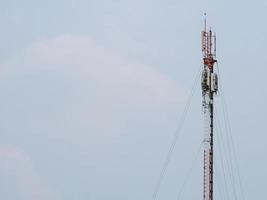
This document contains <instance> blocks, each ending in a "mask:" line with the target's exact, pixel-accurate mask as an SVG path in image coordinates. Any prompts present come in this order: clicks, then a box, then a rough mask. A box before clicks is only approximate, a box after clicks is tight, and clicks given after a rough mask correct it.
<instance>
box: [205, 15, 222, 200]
mask: <svg viewBox="0 0 267 200" xmlns="http://www.w3.org/2000/svg"><path fill="white" fill-rule="evenodd" d="M202 53H203V72H202V79H201V87H202V97H203V101H202V106H203V111H204V122H205V134H204V183H203V186H204V188H203V190H204V191H203V198H204V200H213V117H214V114H213V113H214V111H213V109H214V108H213V106H214V104H213V103H214V95H216V94H217V91H218V77H217V74H216V73H215V72H214V63H216V62H217V60H216V36H215V34H213V33H212V31H211V29H210V30H209V31H207V24H206V13H205V21H204V30H203V31H202Z"/></svg>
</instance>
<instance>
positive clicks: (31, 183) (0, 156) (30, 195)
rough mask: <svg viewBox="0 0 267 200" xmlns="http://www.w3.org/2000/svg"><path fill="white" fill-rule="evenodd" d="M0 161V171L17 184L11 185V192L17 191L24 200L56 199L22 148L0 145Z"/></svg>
mask: <svg viewBox="0 0 267 200" xmlns="http://www.w3.org/2000/svg"><path fill="white" fill-rule="evenodd" d="M0 163H1V165H0V172H1V173H4V174H7V178H8V179H10V180H14V183H13V184H14V186H17V187H13V190H12V191H11V192H12V193H18V194H19V196H20V197H21V198H22V199H25V200H26V199H27V200H36V199H39V200H47V199H52V200H55V199H58V198H56V197H55V195H54V194H52V192H51V191H50V190H49V189H48V188H47V187H46V186H45V185H44V183H43V182H42V181H41V179H40V177H39V176H38V174H37V173H36V171H35V169H34V166H33V163H32V160H31V158H30V157H29V155H28V154H27V153H26V152H25V151H23V150H22V149H19V148H17V147H4V146H1V147H0ZM11 176H12V177H11ZM14 188H18V190H15V189H14Z"/></svg>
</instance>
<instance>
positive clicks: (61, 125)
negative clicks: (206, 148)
mask: <svg viewBox="0 0 267 200" xmlns="http://www.w3.org/2000/svg"><path fill="white" fill-rule="evenodd" d="M266 9H267V3H266V2H265V1H263V0H256V1H246V2H244V1H241V0H236V1H230V0H226V1H208V0H204V1H201V2H199V1H192V0H187V1H183V0H176V1H175V0H166V1H160V0H153V1H152V0H142V1H141V0H135V1H132V0H76V1H73V0H64V1H63V0H56V1H51V0H47V1H33V0H25V1H16V0H9V1H3V0H2V1H1V2H0V25H1V31H0V199H5V200H74V199H75V200H105V199H111V200H113V199H114V200H115V199H116V200H126V199H127V200H128V199H129V200H136V199H139V200H147V199H151V197H152V194H153V192H154V189H155V185H156V182H157V179H158V177H159V174H160V170H161V168H162V166H163V163H164V159H165V157H166V155H167V152H168V149H169V146H170V143H171V141H172V138H173V134H174V133H175V130H176V128H177V126H178V125H179V118H180V116H181V115H182V112H183V108H184V107H185V104H186V102H187V99H188V95H189V94H190V90H191V88H192V84H193V82H194V79H195V76H196V74H197V72H198V70H199V67H200V66H201V48H200V31H201V30H202V27H203V13H204V12H207V13H208V21H209V24H210V25H211V26H212V27H213V29H214V30H215V31H216V33H217V48H218V51H217V54H218V57H217V58H218V60H219V67H220V74H221V76H220V77H221V79H222V80H221V82H223V86H224V87H223V92H224V97H225V99H226V102H227V105H228V112H229V119H230V123H231V129H232V134H233V135H232V137H233V140H234V143H235V145H236V154H237V157H238V163H239V167H240V174H241V178H242V183H243V189H244V193H245V196H246V199H264V198H265V196H266V194H265V188H266V180H267V170H266V169H267V161H266V152H267V136H266V122H265V119H266V114H267V108H266V99H267V89H266V73H267V70H266V66H265V65H266V63H267V56H266V53H267V39H266V35H267V28H266V27H267V26H266V25H267V22H266V19H267V13H266ZM196 90H197V91H196V93H195V95H194V97H193V100H192V104H191V107H190V111H189V113H188V116H187V119H186V122H185V124H184V126H183V129H182V131H181V136H180V138H179V140H178V141H177V146H176V148H175V150H174V153H173V157H172V160H171V162H170V165H169V168H168V171H167V173H166V177H165V179H164V181H163V183H162V186H161V190H160V192H159V199H177V197H178V196H179V195H181V196H180V197H181V199H190V200H191V199H192V200H193V199H197V198H198V199H199V198H202V174H201V173H202V166H201V163H202V157H201V155H199V156H198V160H197V161H196V163H194V168H193V169H192V173H190V177H188V176H187V175H186V173H187V171H188V168H190V166H191V163H192V160H193V159H194V155H195V154H196V153H197V152H198V149H199V145H200V144H201V141H202V135H203V125H202V124H203V120H202V114H201V94H200V87H198V86H197V87H196ZM218 98H220V96H219V97H218ZM218 101H220V100H218ZM219 106H220V105H218V107H219ZM184 180H187V181H186V184H184V182H185V181H184ZM218 182H219V183H218V185H217V186H216V188H219V187H220V185H219V184H220V183H222V181H221V180H220V179H218ZM181 188H182V189H181ZM181 191H182V192H181ZM218 191H219V189H218V190H217V189H216V196H218V199H219V197H220V195H219V193H218ZM240 199H241V196H240Z"/></svg>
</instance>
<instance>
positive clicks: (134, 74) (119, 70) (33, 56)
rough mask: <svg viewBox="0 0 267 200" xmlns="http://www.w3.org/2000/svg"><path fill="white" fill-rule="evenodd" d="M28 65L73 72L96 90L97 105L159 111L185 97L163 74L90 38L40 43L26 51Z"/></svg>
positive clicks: (49, 40)
mask: <svg viewBox="0 0 267 200" xmlns="http://www.w3.org/2000/svg"><path fill="white" fill-rule="evenodd" d="M25 64H26V65H28V66H29V65H30V66H34V67H36V66H43V67H51V68H54V67H62V68H63V69H62V70H64V68H71V69H72V70H73V71H74V72H75V73H79V74H80V75H81V76H84V78H86V79H87V80H88V81H89V82H90V83H93V84H94V85H95V86H96V88H95V90H96V94H97V95H99V97H101V98H99V99H98V101H99V100H100V99H104V101H108V100H111V101H113V102H112V103H115V102H118V103H126V104H131V105H133V104H134V106H136V105H138V106H141V107H143V108H145V107H147V108H150V107H153V108H156V107H169V106H170V107H172V106H174V104H180V103H181V102H183V100H184V96H185V92H184V91H183V89H181V88H179V87H178V86H177V83H176V82H175V81H173V80H171V79H170V78H169V77H167V76H165V75H164V74H163V73H160V72H158V71H156V70H155V69H153V68H152V67H149V66H146V65H143V64H140V63H135V62H129V61H127V60H125V59H124V58H122V57H121V56H120V55H119V54H118V53H116V52H114V51H111V50H110V49H107V48H104V47H103V46H101V45H100V44H99V42H97V41H95V40H93V39H91V38H88V37H73V36H62V37H57V38H53V39H48V40H43V41H40V42H37V43H35V44H33V45H31V47H29V48H28V49H27V50H26V54H25ZM115 104H116V103H115Z"/></svg>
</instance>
